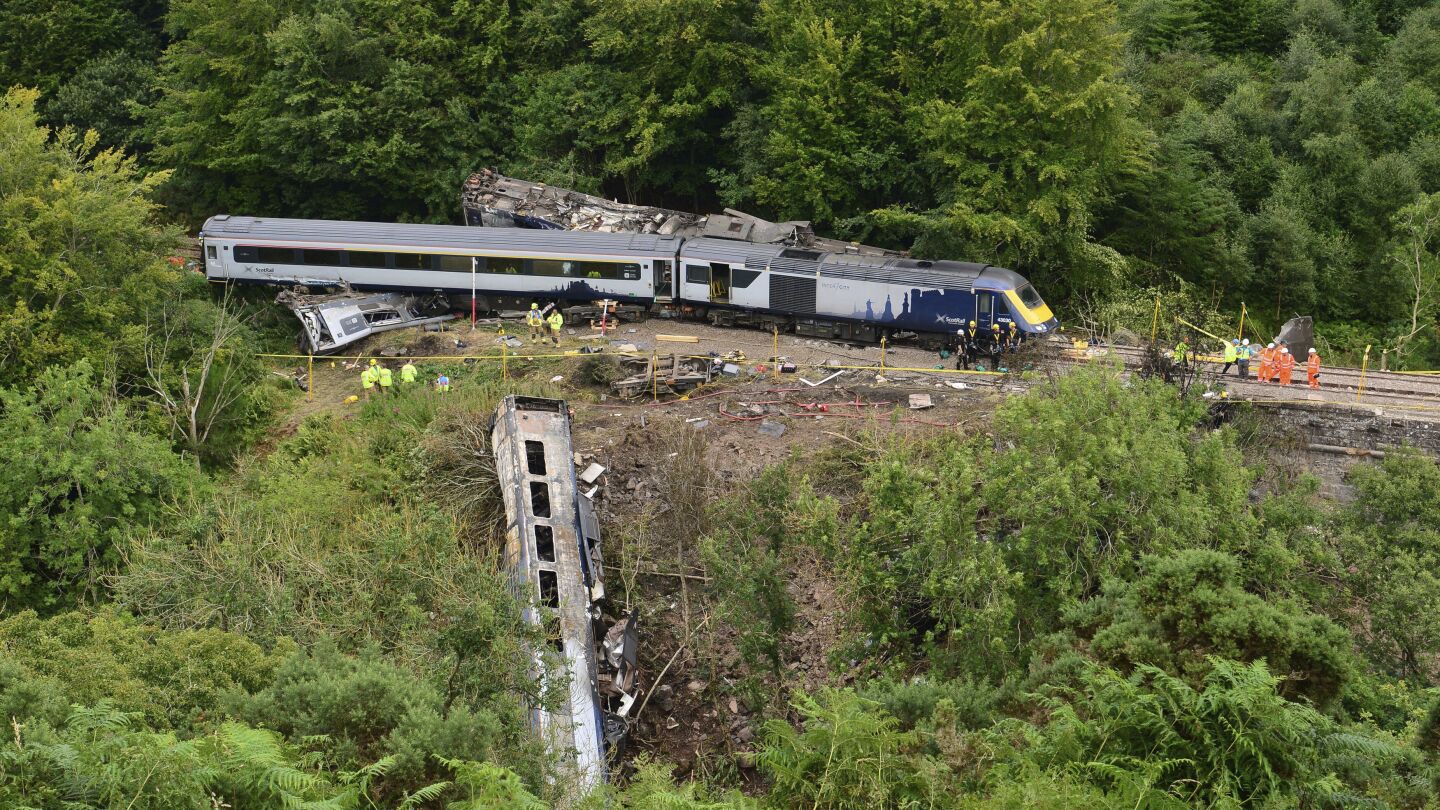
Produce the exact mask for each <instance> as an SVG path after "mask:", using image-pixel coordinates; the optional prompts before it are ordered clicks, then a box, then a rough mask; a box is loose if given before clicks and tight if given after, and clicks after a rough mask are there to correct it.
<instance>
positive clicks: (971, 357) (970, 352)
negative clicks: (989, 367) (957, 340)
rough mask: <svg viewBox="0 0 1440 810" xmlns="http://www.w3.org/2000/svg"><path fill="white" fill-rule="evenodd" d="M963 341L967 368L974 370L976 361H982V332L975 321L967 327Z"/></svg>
mask: <svg viewBox="0 0 1440 810" xmlns="http://www.w3.org/2000/svg"><path fill="white" fill-rule="evenodd" d="M962 339H963V340H964V343H965V367H966V368H974V367H975V361H977V360H979V359H980V332H979V330H978V329H977V328H976V327H975V322H974V321H971V322H970V325H969V326H967V327H965V332H964V334H963V336H962Z"/></svg>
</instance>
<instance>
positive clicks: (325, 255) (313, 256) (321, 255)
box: [300, 249, 340, 267]
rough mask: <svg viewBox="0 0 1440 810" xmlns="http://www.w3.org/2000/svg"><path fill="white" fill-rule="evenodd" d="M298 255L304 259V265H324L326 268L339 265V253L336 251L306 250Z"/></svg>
mask: <svg viewBox="0 0 1440 810" xmlns="http://www.w3.org/2000/svg"><path fill="white" fill-rule="evenodd" d="M300 253H301V256H302V257H303V258H304V259H305V263H306V264H317V265H324V266H326V267H334V266H336V265H338V264H340V251H338V250H312V249H306V250H302V251H300Z"/></svg>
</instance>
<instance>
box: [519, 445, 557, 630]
mask: <svg viewBox="0 0 1440 810" xmlns="http://www.w3.org/2000/svg"><path fill="white" fill-rule="evenodd" d="M525 467H526V470H527V471H528V472H529V473H530V474H531V475H536V476H543V475H545V444H544V443H543V442H538V441H534V440H526V442H525ZM530 514H531V515H532V516H534V517H537V518H549V517H550V485H549V484H547V483H545V482H544V481H531V482H530ZM530 528H531V532H532V533H533V534H532V535H531V541H532V543H533V545H532V546H531V552H532V553H533V554H534V556H535V559H536V560H537V561H538V562H542V563H551V564H554V562H555V530H554V529H553V528H551V527H549V526H546V525H544V524H541V523H532V524H531V527H530ZM535 573H536V580H537V581H536V583H535V585H536V586H537V587H538V588H539V591H540V593H539V596H540V604H542V605H544V606H545V607H547V608H550V610H551V611H552V613H551V614H550V615H549V616H547V617H546V619H545V638H546V640H547V641H548V642H549V644H550V647H551V649H553V650H554V651H555V652H556V653H557V654H559V655H564V654H565V638H564V635H563V633H562V632H561V628H560V617H559V616H558V615H557V614H558V611H559V610H560V575H559V574H558V573H556V572H555V570H554V569H549V568H541V569H539V570H538V571H536V572H535Z"/></svg>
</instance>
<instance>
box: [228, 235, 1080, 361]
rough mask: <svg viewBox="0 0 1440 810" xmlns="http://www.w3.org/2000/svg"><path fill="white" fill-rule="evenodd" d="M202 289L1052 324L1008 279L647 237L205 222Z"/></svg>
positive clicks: (899, 325) (830, 322) (904, 321)
mask: <svg viewBox="0 0 1440 810" xmlns="http://www.w3.org/2000/svg"><path fill="white" fill-rule="evenodd" d="M200 237H201V241H202V244H203V245H204V253H205V272H206V275H207V276H208V277H209V278H210V279H212V280H215V281H235V282H244V283H261V284H278V285H297V284H299V285H306V286H310V287H326V286H340V285H348V286H350V287H353V288H355V289H362V290H365V289H372V290H398V291H405V292H413V293H426V292H442V293H445V294H447V295H450V296H458V297H459V300H463V301H465V302H466V303H468V302H469V298H470V295H471V289H472V283H473V285H474V292H475V297H476V304H477V309H479V310H481V311H499V310H504V309H526V308H528V306H529V303H530V302H531V301H535V300H544V301H554V302H556V303H557V305H558V306H560V307H561V308H565V307H567V306H570V305H576V304H590V303H591V302H594V301H598V300H602V299H613V300H616V301H619V302H622V303H624V304H629V305H634V306H638V307H641V308H646V309H649V308H661V307H673V308H676V309H678V310H680V311H681V312H683V313H686V314H693V315H697V316H704V317H708V318H709V319H710V320H712V321H713V322H716V323H721V324H728V323H742V324H757V325H765V326H769V325H772V324H773V325H776V326H781V327H784V328H793V329H794V330H795V331H796V332H799V333H801V334H807V335H814V336H821V337H834V338H841V339H854V340H868V341H874V340H879V339H880V338H881V337H883V336H886V335H894V334H897V333H901V332H913V333H916V334H919V335H921V336H922V337H923V336H938V335H953V334H954V333H955V332H956V330H958V329H960V328H961V327H962V326H963V325H964V324H965V323H966V322H967V321H969V320H974V321H976V322H977V324H978V326H979V327H980V328H981V329H989V327H990V325H991V324H992V323H999V324H1002V325H1003V324H1008V323H1010V322H1011V321H1014V322H1015V323H1016V324H1017V325H1018V326H1019V328H1020V329H1021V330H1022V331H1024V332H1029V333H1045V332H1049V331H1051V330H1053V329H1054V328H1055V327H1056V325H1057V321H1056V319H1055V316H1054V315H1053V314H1052V313H1051V311H1050V308H1049V307H1048V306H1046V305H1045V302H1044V301H1043V300H1041V298H1040V295H1039V294H1038V293H1037V292H1036V291H1035V288H1034V287H1032V286H1031V285H1030V283H1029V282H1028V281H1026V280H1025V278H1024V277H1022V276H1021V275H1019V274H1018V273H1015V272H1013V271H1011V270H1006V269H1004V268H1000V267H992V266H990V265H983V264H973V263H967V262H954V261H933V262H931V261H922V260H917V259H907V258H897V257H893V256H871V255H857V254H845V253H824V252H817V251H809V250H802V249H796V248H789V247H782V246H779V245H764V244H754V243H750V242H739V241H732V240H727V239H716V238H708V237H704V238H690V239H682V238H680V237H676V236H664V235H658V234H614V233H590V232H581V231H556V230H528V229H521V228H477V227H466V226H452V225H398V224H382V223H372V222H338V221H328V220H301V219H270V218H257V217H241V216H230V215H228V214H227V215H219V216H214V217H211V218H210V219H209V220H207V221H206V223H205V228H204V230H203V231H201V234H200Z"/></svg>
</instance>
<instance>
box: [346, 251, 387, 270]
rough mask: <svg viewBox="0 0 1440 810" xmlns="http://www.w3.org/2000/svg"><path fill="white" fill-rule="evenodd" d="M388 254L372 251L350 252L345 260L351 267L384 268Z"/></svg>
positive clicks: (347, 252)
mask: <svg viewBox="0 0 1440 810" xmlns="http://www.w3.org/2000/svg"><path fill="white" fill-rule="evenodd" d="M386 255H387V254H385V253H378V252H376V251H372V250H349V251H346V252H345V258H346V260H348V261H349V262H350V266H351V267H384V266H385V257H386Z"/></svg>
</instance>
